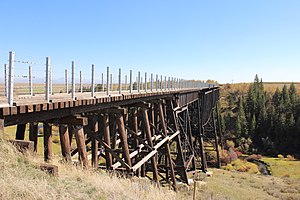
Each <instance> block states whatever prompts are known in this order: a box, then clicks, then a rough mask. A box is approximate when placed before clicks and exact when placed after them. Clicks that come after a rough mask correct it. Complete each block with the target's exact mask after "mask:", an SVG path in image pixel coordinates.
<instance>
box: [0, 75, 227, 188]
mask: <svg viewBox="0 0 300 200" xmlns="http://www.w3.org/2000/svg"><path fill="white" fill-rule="evenodd" d="M145 80H146V78H145ZM156 82H157V81H156ZM119 83H120V81H119ZM151 87H152V86H151ZM156 89H157V88H156ZM8 100H9V98H8ZM218 100H219V87H218V86H211V85H206V86H205V87H194V88H180V87H178V88H173V89H168V90H167V89H166V88H165V90H156V91H154V90H152V88H151V91H148V92H147V91H145V92H140V91H139V92H135V93H134V92H130V93H122V94H116V95H102V96H95V95H92V97H91V96H89V97H88V98H79V97H77V98H76V99H74V98H73V99H64V98H61V99H56V100H53V101H49V100H48V101H47V102H45V101H40V102H39V101H34V97H33V98H32V101H31V100H29V101H24V102H22V100H19V103H14V104H13V105H8V106H1V107H0V131H1V132H3V131H4V127H6V126H11V125H17V129H16V140H21V141H22V140H24V139H25V129H26V125H29V140H30V141H32V142H33V143H34V151H36V148H37V141H38V129H39V123H42V124H43V137H44V140H43V141H44V159H45V161H46V162H49V161H51V160H52V156H53V151H52V126H58V127H59V136H60V144H61V154H62V158H63V161H65V162H66V163H69V164H71V163H72V161H74V160H78V161H79V163H80V164H81V165H82V166H83V167H86V168H87V167H93V168H102V169H107V170H119V171H122V172H125V173H126V174H128V175H132V176H141V177H148V178H150V179H152V180H153V181H154V182H156V183H157V184H165V183H167V184H170V185H172V186H173V188H174V189H176V183H177V181H181V182H184V183H188V182H189V181H188V172H190V171H191V172H194V171H196V170H197V169H198V170H202V171H203V172H206V171H207V166H208V164H212V165H215V166H216V167H220V156H219V150H218V145H219V143H220V137H221V133H220V131H219V129H220V127H219V124H220V122H219V118H218V116H219V114H218V113H217V112H216V111H217V110H218V109H216V108H217V105H218ZM73 138H75V140H76V147H73V146H72V147H71V142H72V139H73ZM209 151H214V153H215V154H216V158H215V159H213V160H212V159H211V158H210V156H209V155H208V154H209V153H208V152H209ZM75 157H76V159H75Z"/></svg>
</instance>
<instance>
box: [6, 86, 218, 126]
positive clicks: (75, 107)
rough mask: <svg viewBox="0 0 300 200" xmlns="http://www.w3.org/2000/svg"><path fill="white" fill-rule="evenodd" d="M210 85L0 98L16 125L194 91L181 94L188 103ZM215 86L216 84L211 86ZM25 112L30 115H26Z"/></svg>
mask: <svg viewBox="0 0 300 200" xmlns="http://www.w3.org/2000/svg"><path fill="white" fill-rule="evenodd" d="M207 89H209V88H198V89H195V88H193V89H184V90H182V89H181V90H169V91H164V90H163V91H161V90H159V91H153V92H140V93H138V92H137V91H134V92H133V93H132V94H130V93H129V92H127V93H126V92H123V93H122V94H118V92H111V94H110V95H109V96H107V95H106V93H104V92H98V93H95V96H94V98H93V97H91V93H88V92H87V93H77V94H76V100H72V98H71V95H70V94H62V93H60V94H54V95H51V102H50V103H47V102H46V100H45V99H44V95H36V96H32V97H31V96H26V95H23V96H18V97H17V98H16V99H15V101H14V102H15V106H8V104H7V103H5V102H4V101H5V100H6V98H2V99H1V100H0V103H1V104H0V118H4V125H5V126H8V125H14V124H19V123H28V122H34V121H37V120H39V121H40V120H48V119H52V118H60V117H65V116H69V115H74V114H78V113H83V112H93V111H95V110H99V109H105V108H111V107H116V106H122V105H129V104H133V103H138V102H141V101H149V100H155V99H159V98H167V97H168V96H169V97H174V95H176V94H178V95H179V94H181V95H180V96H182V95H185V94H191V95H189V96H191V97H189V98H188V97H186V95H185V96H184V97H183V98H181V104H186V103H188V101H193V99H195V98H198V92H199V91H201V90H207ZM210 89H212V88H210ZM24 115H25V116H26V117H24Z"/></svg>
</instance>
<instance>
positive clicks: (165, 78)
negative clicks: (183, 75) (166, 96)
mask: <svg viewBox="0 0 300 200" xmlns="http://www.w3.org/2000/svg"><path fill="white" fill-rule="evenodd" d="M165 90H167V76H165Z"/></svg>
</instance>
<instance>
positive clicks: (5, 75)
mask: <svg viewBox="0 0 300 200" xmlns="http://www.w3.org/2000/svg"><path fill="white" fill-rule="evenodd" d="M7 72H8V66H7V64H4V87H5V88H4V92H5V96H6V97H7V96H8V95H7V93H8V92H7V89H8V73H7Z"/></svg>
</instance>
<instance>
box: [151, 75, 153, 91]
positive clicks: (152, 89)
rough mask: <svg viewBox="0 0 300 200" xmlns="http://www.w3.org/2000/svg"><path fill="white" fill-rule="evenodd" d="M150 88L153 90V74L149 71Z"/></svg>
mask: <svg viewBox="0 0 300 200" xmlns="http://www.w3.org/2000/svg"><path fill="white" fill-rule="evenodd" d="M150 90H151V92H152V91H153V74H152V73H151V80H150Z"/></svg>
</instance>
